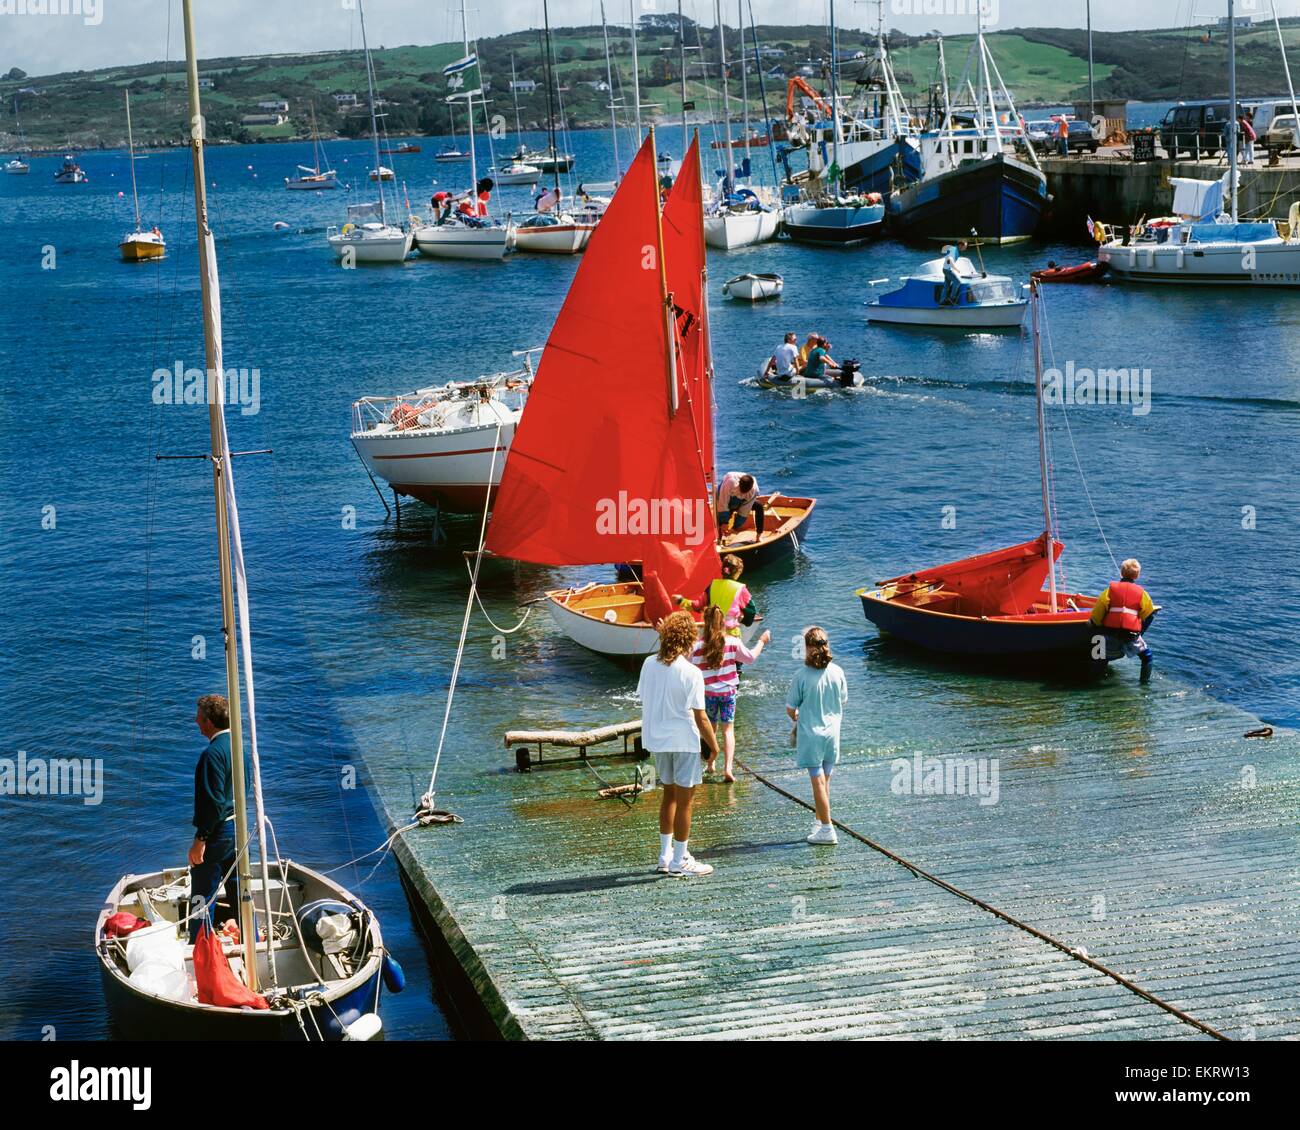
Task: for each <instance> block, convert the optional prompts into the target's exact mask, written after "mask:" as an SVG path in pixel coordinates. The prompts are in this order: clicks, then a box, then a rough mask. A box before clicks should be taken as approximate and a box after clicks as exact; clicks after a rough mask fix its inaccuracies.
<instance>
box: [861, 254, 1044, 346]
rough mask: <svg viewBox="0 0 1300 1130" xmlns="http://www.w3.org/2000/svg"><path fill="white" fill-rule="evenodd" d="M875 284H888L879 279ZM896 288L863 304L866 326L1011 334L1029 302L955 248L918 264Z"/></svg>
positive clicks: (1003, 277)
mask: <svg viewBox="0 0 1300 1130" xmlns="http://www.w3.org/2000/svg"><path fill="white" fill-rule="evenodd" d="M879 281H880V282H888V281H889V280H888V279H881V280H879ZM900 281H901V282H902V284H903V285H902V286H900V287H899V288H898V289H897V290H891V291H890V292H889V293H888V294H882V295H881V296H880V297H879V298H877V299H876V300H875V301H873V302H869V303H868V304H867V321H869V322H886V323H890V324H892V325H902V326H951V327H957V328H961V329H1014V328H1016V327H1018V326H1020V325H1021V324H1022V323H1023V322H1024V320H1025V310H1026V309H1028V306H1029V300H1028V299H1025V298H1021V297H1020V291H1019V289H1018V288H1017V287H1016V284H1015V282H1014V281H1013V280H1012V279H1011V278H1009V277H1008V276H1006V275H990V274H986V273H985V272H983V271H980V270H977V269H976V267H975V265H974V264H973V263H972V262H971V261H970V260H969V259H967V258H965V257H962V256H959V255H958V254H957V249H956V248H955V247H946V248H944V254H943V255H942V256H941V257H940V258H938V259H931V260H929V261H928V262H926V263H922V264H921V269H920V271H919V272H918V273H917V274H915V275H910V276H907V277H905V278H903V279H901V280H900Z"/></svg>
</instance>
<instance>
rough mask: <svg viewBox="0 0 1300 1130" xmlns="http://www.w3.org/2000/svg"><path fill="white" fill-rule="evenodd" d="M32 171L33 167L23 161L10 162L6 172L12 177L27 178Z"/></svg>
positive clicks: (6, 166)
mask: <svg viewBox="0 0 1300 1130" xmlns="http://www.w3.org/2000/svg"><path fill="white" fill-rule="evenodd" d="M31 171H32V167H31V165H26V164H24V163H23V162H21V161H18V162H14V161H10V162H9V163H8V164H6V165H5V172H6V173H8V174H9V175H10V176H11V177H21V176H26V175H27V174H28V173H30V172H31Z"/></svg>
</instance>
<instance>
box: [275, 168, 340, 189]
mask: <svg viewBox="0 0 1300 1130" xmlns="http://www.w3.org/2000/svg"><path fill="white" fill-rule="evenodd" d="M338 186H339V180H338V177H337V176H335V175H334V174H333V173H322V174H321V175H320V176H319V177H300V178H298V179H296V180H294V179H291V178H290V177H285V178H284V187H285V188H287V189H291V190H297V191H300V192H317V191H319V190H320V189H323V188H338Z"/></svg>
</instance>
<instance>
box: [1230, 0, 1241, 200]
mask: <svg viewBox="0 0 1300 1130" xmlns="http://www.w3.org/2000/svg"><path fill="white" fill-rule="evenodd" d="M1234 7H1235V5H1234V3H1233V0H1228V191H1229V192H1231V193H1232V222H1233V223H1234V224H1235V223H1236V222H1237V196H1238V192H1237V114H1238V113H1239V111H1238V109H1237V17H1236V15H1235V14H1234V13H1233V9H1234Z"/></svg>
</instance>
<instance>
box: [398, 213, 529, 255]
mask: <svg viewBox="0 0 1300 1130" xmlns="http://www.w3.org/2000/svg"><path fill="white" fill-rule="evenodd" d="M514 233H515V229H514V227H513V226H512V225H510V224H499V223H494V222H491V221H488V220H480V219H478V218H477V217H474V216H463V215H459V214H456V213H453V214H452V215H451V216H450V217H449V218H448V219H446V220H443V221H441V222H435V223H426V224H421V225H420V226H419V227H417V228H415V232H414V234H415V246H416V247H418V248H419V250H420V254H421V255H430V256H432V257H433V258H435V259H487V260H497V261H500V260H501V259H504V258H505V255H506V252H507V251H509V250H510V249H511V247H513V246H514Z"/></svg>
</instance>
